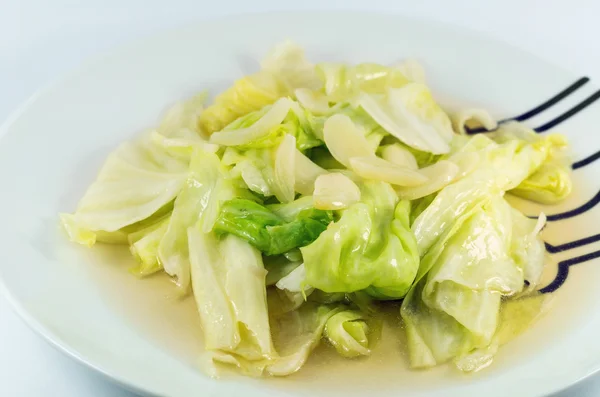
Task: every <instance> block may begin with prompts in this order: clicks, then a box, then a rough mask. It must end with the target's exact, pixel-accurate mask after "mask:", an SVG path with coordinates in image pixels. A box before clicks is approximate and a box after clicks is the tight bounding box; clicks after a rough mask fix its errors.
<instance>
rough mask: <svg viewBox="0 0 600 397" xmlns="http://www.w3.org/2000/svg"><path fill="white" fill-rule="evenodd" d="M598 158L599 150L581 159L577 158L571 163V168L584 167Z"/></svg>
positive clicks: (599, 155)
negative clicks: (577, 159)
mask: <svg viewBox="0 0 600 397" xmlns="http://www.w3.org/2000/svg"><path fill="white" fill-rule="evenodd" d="M598 159H600V150H599V151H597V152H596V153H594V154H592V155H591V156H588V157H586V158H584V159H583V160H579V161H577V162H575V163H573V165H572V168H573V169H574V170H576V169H578V168H581V167H585V166H586V165H588V164H591V163H593V162H594V161H596V160H598Z"/></svg>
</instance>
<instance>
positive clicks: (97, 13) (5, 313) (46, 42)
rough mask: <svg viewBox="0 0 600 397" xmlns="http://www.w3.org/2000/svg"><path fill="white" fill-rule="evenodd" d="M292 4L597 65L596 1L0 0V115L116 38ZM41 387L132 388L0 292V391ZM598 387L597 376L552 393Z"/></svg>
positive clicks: (121, 395) (66, 396) (594, 68)
mask: <svg viewBox="0 0 600 397" xmlns="http://www.w3.org/2000/svg"><path fill="white" fill-rule="evenodd" d="M300 8H302V9H333V8H343V9H357V10H371V11H372V10H381V11H388V12H394V13H398V14H404V15H409V16H416V17H423V18H428V19H435V20H439V21H444V22H447V23H452V24H456V25H461V26H465V27H470V28H472V29H475V30H478V31H481V32H484V33H486V34H490V35H493V36H495V37H497V38H500V39H502V40H504V41H507V42H509V43H511V44H513V45H516V46H519V47H522V48H524V49H526V50H529V51H531V52H533V53H535V54H537V55H539V56H541V57H542V58H545V59H547V60H549V61H551V62H554V63H558V64H559V65H561V66H563V67H565V68H567V69H570V70H572V71H574V72H577V73H579V74H582V75H588V76H590V77H596V78H597V77H599V76H598V75H599V74H600V50H599V49H598V38H599V37H600V22H599V21H598V19H597V16H598V15H599V14H600V2H598V1H597V0H569V1H566V0H556V1H554V0H515V1H513V0H501V1H495V0H494V1H490V0H486V1H480V0H471V1H466V0H453V1H445V0H439V1H433V0H412V1H400V0H388V1H378V0H363V1H353V0H345V1H326V0H320V1H319V0H316V1H311V0H302V1H300V0H296V1H285V0H270V1H268V0H264V1H263V0H247V1H244V0H241V1H232V0H216V1H211V2H204V1H199V0H196V1H194V0H189V1H187V0H169V1H158V0H157V1H154V0H146V1H144V0H88V1H82V0H80V1H77V0H71V1H68V0H53V1H47V0H0V123H2V122H3V121H4V120H5V119H6V118H7V117H8V115H9V114H10V113H11V112H13V111H14V110H15V109H16V108H17V107H18V106H19V105H20V103H22V102H23V101H24V100H26V99H27V98H28V97H29V96H30V95H32V94H33V93H34V92H35V91H36V90H37V89H39V88H40V87H42V86H43V85H45V84H47V83H49V82H51V81H52V80H54V79H56V78H58V77H60V76H61V75H64V74H66V73H68V72H69V71H70V70H72V69H73V68H75V67H76V66H77V65H78V64H80V63H81V62H82V61H83V60H84V59H85V58H88V57H90V56H93V55H96V54H98V53H101V52H105V51H107V50H109V49H110V48H111V47H114V46H115V45H119V44H121V43H124V42H128V41H131V40H134V39H136V38H140V37H144V36H147V35H149V34H152V33H155V32H160V31H161V30H165V29H168V28H171V27H176V26H179V25H182V24H186V23H194V22H197V23H201V21H202V19H206V18H212V17H215V16H221V15H226V14H229V13H233V12H235V13H248V12H261V11H268V10H282V9H289V10H294V9H300ZM217 34H218V33H217ZM207 39H208V40H210V38H207ZM82 132H83V133H85V131H82ZM44 133H52V132H51V131H45V132H44ZM24 161H26V159H24ZM15 166H16V167H18V165H15ZM0 191H1V188H0ZM2 193H3V194H10V192H2ZM4 210H10V209H4ZM1 258H2V255H1V253H0V260H1ZM14 265H15V266H18V265H19V264H18V263H15V264H14ZM73 299H77V297H73ZM565 365H568V359H567V358H565ZM45 395H58V396H61V397H83V396H90V397H96V396H102V397H105V396H116V397H132V396H133V394H131V393H129V392H126V391H124V390H122V389H120V388H119V387H117V386H113V385H112V384H111V383H109V382H107V381H106V380H104V379H103V378H101V377H100V376H99V375H96V374H94V373H92V372H91V371H90V370H88V369H87V368H84V367H83V366H81V365H79V364H78V363H76V362H74V361H72V360H71V359H69V358H67V357H65V356H63V355H62V354H61V353H59V352H58V351H56V350H54V349H53V348H52V347H50V346H49V345H48V344H46V342H44V341H43V340H42V339H40V338H39V337H37V336H36V335H35V334H34V333H33V332H32V331H31V330H29V329H28V328H27V327H26V326H25V325H24V323H23V322H22V321H21V320H20V319H19V318H18V317H17V316H16V315H15V314H14V313H13V312H12V310H11V308H10V307H9V305H8V302H7V301H6V299H5V298H3V297H0V396H7V397H12V396H17V397H21V396H22V397H38V396H45ZM599 395H600V375H599V376H596V377H593V378H591V379H588V380H585V381H583V382H582V383H580V384H578V385H576V386H574V387H572V388H570V389H568V390H566V391H564V392H562V393H559V394H557V395H555V396H553V397H567V396H582V397H590V396H599Z"/></svg>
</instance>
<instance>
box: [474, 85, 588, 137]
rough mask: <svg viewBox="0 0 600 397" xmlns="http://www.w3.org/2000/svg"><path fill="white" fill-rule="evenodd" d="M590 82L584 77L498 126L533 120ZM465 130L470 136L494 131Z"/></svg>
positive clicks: (481, 129)
mask: <svg viewBox="0 0 600 397" xmlns="http://www.w3.org/2000/svg"><path fill="white" fill-rule="evenodd" d="M588 81H590V78H589V77H582V78H580V79H579V80H577V81H576V82H574V83H573V84H571V85H570V86H568V87H567V88H565V89H564V90H562V91H561V92H559V93H558V94H556V95H555V96H553V97H552V98H550V99H548V100H547V101H545V102H544V103H542V104H541V105H538V106H536V107H535V108H533V109H531V110H529V111H527V112H525V113H523V114H521V115H519V116H516V117H511V118H508V119H503V120H500V121H498V124H502V123H506V122H508V121H525V120H528V119H530V118H532V117H533V116H535V115H537V114H539V113H541V112H543V111H544V110H546V109H548V108H550V107H551V106H554V105H555V104H557V103H558V102H560V101H561V100H563V99H564V98H566V97H568V96H569V95H571V94H572V93H573V92H575V91H577V90H578V89H579V88H580V87H581V86H583V85H584V84H586V83H587V82H588ZM465 130H466V131H467V133H468V134H478V133H482V132H490V131H493V130H487V129H486V128H484V127H479V128H473V129H470V128H468V127H465Z"/></svg>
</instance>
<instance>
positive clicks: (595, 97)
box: [535, 90, 600, 132]
mask: <svg viewBox="0 0 600 397" xmlns="http://www.w3.org/2000/svg"><path fill="white" fill-rule="evenodd" d="M599 98H600V90H599V91H596V92H594V93H593V94H592V95H591V96H589V97H588V98H587V99H586V100H584V101H583V102H581V103H580V104H579V105H577V106H575V107H574V108H572V109H570V110H568V111H566V112H565V113H563V114H561V115H560V116H558V117H557V118H555V119H553V120H550V121H549V122H547V123H546V124H544V125H542V126H540V127H537V128H535V131H536V132H544V131H548V130H549V129H550V128H553V127H555V126H557V125H558V124H560V123H562V122H563V121H565V120H567V119H570V118H571V117H573V116H575V115H576V114H577V113H579V112H581V111H582V110H583V109H585V108H587V107H588V106H590V105H591V104H592V103H594V102H596V101H597V100H598V99H599Z"/></svg>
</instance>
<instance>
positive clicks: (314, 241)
mask: <svg viewBox="0 0 600 397" xmlns="http://www.w3.org/2000/svg"><path fill="white" fill-rule="evenodd" d="M205 99H206V94H199V95H197V96H195V97H193V98H191V99H189V100H187V101H185V102H182V103H180V104H177V105H175V106H174V107H173V108H171V109H170V110H169V111H168V112H167V113H166V115H165V117H164V119H163V120H162V122H161V123H160V124H159V126H158V127H157V128H156V129H155V130H151V131H149V132H147V133H145V134H144V135H143V136H142V137H141V138H138V139H136V140H133V141H131V142H126V143H124V144H122V145H121V146H120V147H118V148H117V149H116V150H115V151H114V152H113V153H111V154H110V155H109V157H108V159H107V161H106V163H105V165H104V166H103V168H102V169H101V170H100V173H99V175H98V177H97V179H96V181H94V182H93V183H92V185H91V186H90V188H89V189H88V190H87V191H86V192H85V194H84V195H83V198H82V199H81V201H80V203H79V205H78V206H77V208H76V210H75V212H74V213H72V214H61V215H60V217H61V221H62V224H63V226H64V229H65V231H66V232H67V234H68V236H69V238H70V239H71V240H72V241H74V242H77V243H80V244H84V245H87V246H92V245H93V244H95V243H96V242H104V243H113V244H123V245H125V246H126V247H128V248H129V250H130V252H131V254H132V256H133V263H134V265H133V266H131V268H130V271H131V272H132V273H133V274H135V275H137V276H141V277H143V276H148V275H150V274H154V273H157V272H161V271H164V272H165V273H166V274H168V275H169V276H170V277H171V278H172V279H173V281H174V283H175V285H176V286H177V288H178V291H179V292H181V293H183V294H186V293H192V294H193V297H194V299H195V302H196V306H197V309H198V315H199V316H200V321H201V324H202V333H203V338H202V340H203V341H204V345H205V348H206V353H205V354H204V355H203V360H201V361H202V363H203V364H204V369H205V370H206V371H208V372H209V373H210V374H212V375H218V373H219V370H220V369H221V368H222V367H223V366H233V367H236V368H238V369H239V370H240V371H241V372H242V373H244V374H247V375H251V376H261V375H272V376H284V375H289V374H292V373H294V372H296V371H298V370H299V369H300V368H301V367H302V366H303V365H304V363H305V362H306V361H307V359H308V357H309V355H310V353H311V351H312V350H313V349H314V348H315V347H316V346H317V345H318V344H319V343H320V342H321V341H322V340H326V341H327V342H328V343H327V346H328V348H329V349H334V350H335V351H337V353H339V355H340V356H342V357H346V358H352V357H359V356H369V355H376V354H377V346H376V343H375V342H376V340H377V339H378V337H379V332H378V331H379V330H380V329H381V327H380V325H381V322H382V316H383V313H382V310H381V309H382V308H383V307H384V306H389V307H392V308H394V307H396V309H395V310H398V309H397V308H398V305H399V303H396V305H397V306H394V303H390V302H388V301H401V306H400V307H401V309H400V315H401V317H402V319H403V322H404V327H405V329H406V333H407V340H408V350H409V352H408V353H409V354H408V357H409V358H410V363H411V366H412V367H415V368H424V367H431V366H435V365H439V364H442V363H445V362H453V363H454V364H455V365H456V367H457V368H459V369H460V370H462V371H465V372H471V371H476V370H479V369H481V368H484V367H486V366H488V365H490V363H491V362H492V361H493V357H494V355H495V354H496V352H497V351H498V349H499V347H500V346H501V345H503V344H505V343H507V342H508V341H509V340H510V339H512V338H514V337H515V336H516V335H517V334H519V333H521V332H523V331H524V330H525V328H526V327H527V326H529V325H530V324H531V323H533V321H535V320H536V319H537V318H538V317H539V316H540V315H541V314H543V313H544V312H545V311H546V310H547V307H548V301H549V299H548V298H547V297H546V296H545V295H540V294H538V293H537V292H536V289H537V288H538V284H539V283H540V279H541V275H542V272H543V269H544V262H545V248H544V244H543V242H542V240H541V238H540V232H541V230H542V228H543V227H544V223H545V219H546V218H545V216H544V215H543V214H540V216H539V217H537V218H536V219H531V218H529V217H527V216H525V215H523V214H522V213H521V212H520V211H519V210H518V209H516V208H513V207H511V206H510V205H509V203H508V201H507V200H506V199H505V195H506V194H512V195H516V196H519V197H522V198H525V199H529V200H532V201H535V202H539V203H544V204H554V203H557V202H559V201H561V200H563V199H564V198H566V197H567V196H568V195H569V194H570V192H571V190H572V182H571V178H570V167H569V164H570V162H569V158H568V143H567V141H566V139H565V138H564V137H562V136H561V135H558V134H547V135H538V134H536V133H535V132H534V131H533V130H531V129H529V128H527V127H526V126H524V125H522V124H519V123H505V122H504V123H500V124H498V123H496V121H495V119H494V118H493V117H492V116H491V115H490V114H489V113H487V112H486V111H485V110H482V109H465V110H461V111H458V112H455V113H453V114H452V115H451V116H449V115H448V114H446V112H445V111H444V109H443V108H442V107H441V106H440V105H439V104H438V103H437V102H436V101H435V99H434V96H433V95H432V93H431V90H430V88H429V87H428V86H427V85H426V82H425V75H424V71H423V68H422V67H421V66H420V65H419V64H418V63H417V62H416V61H415V60H407V61H404V62H402V63H400V64H397V65H392V66H385V65H379V64H376V63H361V64H358V65H346V64H340V63H320V64H316V65H315V64H312V63H310V62H309V61H308V60H307V59H306V58H305V56H304V51H303V50H302V48H301V47H299V46H297V45H295V44H293V43H291V42H286V43H284V44H282V45H280V46H278V47H276V48H275V50H274V51H272V52H271V53H270V54H269V55H268V56H267V58H266V59H265V60H263V62H262V63H261V70H260V71H258V72H256V73H254V74H252V75H249V76H245V77H242V78H240V79H238V80H237V81H236V82H235V83H234V84H233V86H232V87H231V88H229V89H228V90H226V91H225V92H223V93H221V94H220V95H217V97H216V98H215V100H214V101H213V103H212V104H210V105H209V106H208V107H206V109H205V108H204V105H203V104H204V101H205ZM480 126H483V127H485V128H487V129H488V130H494V131H493V132H489V133H484V134H477V135H469V134H468V132H469V130H470V129H471V128H476V127H480ZM396 332H401V331H400V330H399V329H398V330H397V331H396Z"/></svg>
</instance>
